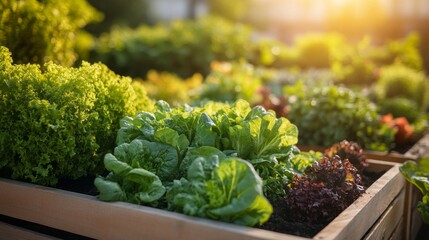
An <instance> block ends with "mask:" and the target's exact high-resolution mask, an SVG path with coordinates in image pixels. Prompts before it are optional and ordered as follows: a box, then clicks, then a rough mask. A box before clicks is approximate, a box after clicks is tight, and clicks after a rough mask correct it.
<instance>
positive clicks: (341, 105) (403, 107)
mask: <svg viewBox="0 0 429 240" xmlns="http://www.w3.org/2000/svg"><path fill="white" fill-rule="evenodd" d="M0 10H1V12H2V13H3V15H2V18H0V26H1V28H0V43H1V45H2V46H0V111H1V112H2V115H1V116H0V159H1V162H0V176H1V177H3V178H7V179H16V180H19V181H21V182H31V183H32V184H23V183H19V182H15V181H12V180H6V179H5V180H2V181H1V184H0V186H1V188H2V189H4V190H5V192H7V194H6V197H5V198H2V201H4V202H1V204H0V206H3V207H2V208H0V213H1V214H2V215H5V216H9V217H13V218H19V219H22V220H27V221H30V222H35V223H39V224H42V225H47V226H51V227H54V228H58V229H61V230H65V231H70V232H73V233H77V234H81V235H84V236H87V237H94V238H104V237H109V236H114V235H112V234H113V233H112V232H111V230H108V229H106V228H109V227H108V226H106V225H105V224H103V223H106V222H105V219H106V218H108V219H116V218H118V216H121V217H120V218H125V219H127V218H128V217H129V216H134V217H133V218H134V220H135V222H140V221H143V222H145V223H146V224H147V226H146V227H145V228H142V227H141V226H140V225H139V226H134V225H133V224H130V223H129V221H115V222H119V225H117V224H118V223H112V222H109V223H108V225H109V226H110V227H111V229H112V230H113V231H114V232H116V234H119V235H117V236H118V238H119V237H123V236H124V234H125V233H123V232H121V231H119V229H121V228H123V229H126V230H129V233H128V234H130V237H132V236H134V237H135V236H136V235H135V234H138V235H140V236H146V237H148V238H156V237H159V238H168V237H169V235H168V234H169V233H174V234H177V236H183V237H184V238H187V237H189V236H193V237H201V235H198V234H195V235H194V234H193V233H194V232H190V230H189V229H194V227H195V226H198V227H197V228H196V229H194V231H197V232H198V231H201V233H200V234H202V235H205V234H208V233H213V232H214V231H217V230H219V229H223V230H224V231H221V232H219V233H218V234H225V237H240V238H245V237H249V236H250V237H253V238H255V239H258V238H269V237H270V236H271V237H272V238H274V237H284V238H289V237H292V235H298V236H306V237H315V238H326V237H328V238H335V239H345V238H346V237H347V236H348V235H350V234H352V235H353V236H359V238H377V236H379V235H378V234H382V233H383V232H384V233H385V234H387V237H394V236H398V237H404V238H409V237H412V236H413V234H415V233H416V232H417V230H415V229H414V230H412V229H413V227H416V226H418V223H419V221H416V220H415V219H414V218H412V217H411V215H412V213H413V212H414V210H415V212H417V211H418V212H419V213H420V214H421V216H423V219H424V220H425V221H426V222H427V221H428V219H427V218H428V212H429V211H428V209H429V207H428V205H429V198H428V195H427V194H428V193H427V189H428V182H427V181H428V180H427V173H428V169H427V160H425V159H423V160H422V159H420V157H421V155H419V156H418V157H416V158H414V160H417V161H419V164H416V163H415V162H407V163H405V164H403V165H402V166H401V168H399V167H400V165H398V164H394V163H393V164H392V163H390V162H387V160H389V159H390V160H392V159H395V161H401V163H402V162H404V161H405V160H407V158H408V157H410V158H411V155H409V154H406V155H405V157H404V156H401V157H394V156H393V155H389V154H388V151H391V150H392V149H395V150H397V151H400V152H406V151H407V150H405V149H407V148H408V147H409V146H411V145H413V144H415V143H416V141H417V140H418V139H419V138H421V137H422V136H423V135H424V133H425V130H426V121H427V120H426V115H427V107H428V105H427V104H428V95H427V94H428V93H427V92H428V91H427V88H428V87H427V84H428V83H427V81H428V80H427V78H426V76H425V75H424V74H423V73H422V72H421V70H422V69H421V66H422V64H421V57H420V56H419V54H418V51H417V43H418V38H416V37H415V36H410V37H408V38H407V39H405V40H401V41H393V42H390V43H388V44H386V45H382V46H376V45H373V44H371V42H370V41H369V39H364V40H362V41H361V42H360V43H359V44H351V43H348V42H346V41H345V40H344V39H343V38H342V37H341V36H338V35H336V34H329V35H324V36H323V35H312V36H307V37H304V38H298V39H297V40H296V42H294V44H292V45H291V46H288V45H284V44H282V43H279V42H276V41H271V40H270V41H265V40H254V32H252V31H251V29H249V28H248V27H245V26H242V25H235V24H232V23H229V22H226V21H224V20H222V19H218V18H202V19H199V20H197V21H177V22H173V23H171V24H170V25H158V26H154V27H149V26H142V27H140V28H138V29H135V30H132V29H114V30H112V32H110V33H106V34H105V35H103V36H101V37H100V38H99V39H92V40H91V37H90V36H88V35H79V32H80V30H81V28H82V26H84V25H85V24H86V23H88V22H90V21H92V20H94V19H96V18H97V14H96V12H95V11H94V10H93V9H92V8H91V7H90V6H89V5H87V3H86V2H85V1H74V2H73V3H62V2H61V1H54V0H53V1H47V2H39V1H25V2H22V1H6V2H5V4H2V5H0ZM77 10H79V11H80V10H81V11H82V12H83V13H84V14H83V15H80V14H77V12H76V11H77ZM52 19H53V20H52ZM55 19H56V20H55ZM51 20H52V21H51ZM54 20H55V21H54ZM23 23H26V24H23ZM50 24H51V25H50ZM47 26H50V27H47ZM85 36H86V37H85ZM85 40H88V41H87V42H86V44H85ZM23 41H24V42H23ZM92 41H93V42H92ZM27 42H31V44H27ZM80 44H83V45H80ZM3 46H6V47H7V48H6V47H3ZM22 46H28V48H24V47H22ZM35 46H36V47H35ZM8 48H9V49H8ZM12 58H13V60H12ZM78 58H81V59H92V60H91V61H100V60H101V61H103V62H104V63H106V64H107V65H108V66H109V68H111V69H113V70H114V71H115V72H113V71H112V70H110V69H109V68H108V67H107V66H105V65H104V64H103V63H96V64H90V63H86V62H83V63H82V64H81V65H79V66H76V67H70V66H71V65H72V64H74V63H75V60H76V59H78ZM47 61H53V62H54V63H53V62H48V63H46V62H47ZM225 61H226V62H225ZM29 62H30V63H36V64H27V63H29ZM16 63H18V64H16ZM23 63H25V64H23ZM151 69H155V70H151ZM117 73H119V74H122V75H126V76H132V77H135V78H136V79H134V80H132V79H131V78H130V77H122V76H119V75H117ZM179 76H181V77H179ZM182 77H185V78H187V79H182ZM137 78H140V79H137ZM142 79H144V80H142ZM340 84H341V85H340ZM344 85H346V86H347V87H345V86H344ZM157 100H160V101H157ZM345 139H346V140H349V141H343V140H345ZM334 144H335V145H334ZM304 145H305V146H310V149H315V148H318V147H323V148H327V147H331V146H332V147H331V148H329V149H327V150H326V151H321V152H314V151H309V152H303V151H300V150H299V148H301V149H304ZM361 146H362V147H363V148H365V149H367V150H377V151H383V152H382V153H378V155H377V154H374V155H369V154H368V156H372V157H371V158H382V159H384V160H385V161H384V162H378V161H373V160H368V159H367V157H366V155H365V154H364V152H363V150H362V148H361ZM318 149H319V148H318ZM407 153H408V152H407ZM368 164H369V166H368ZM399 170H401V172H402V174H403V175H404V176H405V177H406V179H407V180H408V181H409V182H411V183H413V184H415V185H416V186H417V187H418V190H419V191H421V192H422V193H423V195H424V196H423V197H422V196H417V197H412V196H413V195H412V193H415V192H417V191H416V189H414V190H412V188H410V185H409V184H405V179H404V178H403V177H402V176H401V174H400V172H399ZM84 180H89V186H88V184H85V185H84V184H82V181H84ZM33 184H38V185H46V186H56V187H61V188H66V189H67V190H72V191H79V192H82V193H84V194H83V195H82V194H77V193H70V192H69V191H60V190H52V189H51V188H48V189H45V188H41V189H38V188H40V187H37V185H33ZM68 185H74V186H75V185H78V186H79V187H83V188H84V189H81V188H77V189H76V188H69V187H65V186H68ZM29 192H32V193H34V195H32V196H33V197H34V199H33V197H30V198H28V197H24V195H25V193H29ZM22 194H24V195H22ZM88 194H89V195H88ZM95 195H96V196H97V198H98V199H99V200H103V201H122V202H129V203H130V204H128V203H127V204H117V203H104V202H101V201H99V200H97V199H96V198H95ZM26 199H28V200H30V201H29V202H26ZM48 199H49V200H50V201H54V202H64V203H67V207H63V206H58V205H55V204H54V210H53V211H50V210H48V209H47V208H46V207H47V205H46V202H45V200H48ZM416 199H419V200H422V201H421V202H419V203H417V201H416V202H414V201H415V200H416ZM26 204H30V205H26ZM31 204H33V205H31ZM137 205H144V207H137ZM35 206H36V207H35ZM414 207H415V208H414ZM40 209H44V210H43V211H44V212H43V213H42V214H41V213H40V212H39V210H40ZM64 209H66V210H64ZM67 209H68V210H67ZM90 209H95V212H94V211H91V210H90ZM96 209H99V211H97V210H96ZM133 210H135V211H133ZM165 210H168V211H170V212H177V213H180V214H177V215H175V214H172V215H170V214H167V213H166V211H165ZM48 212H49V214H48ZM50 212H52V214H50ZM112 212H116V213H117V214H118V215H117V214H116V215H115V214H112V215H103V214H105V213H112ZM88 213H90V214H89V215H88ZM374 213H376V214H374ZM74 214H76V215H74ZM100 214H101V215H100ZM185 215H189V216H191V217H187V216H185ZM40 216H41V217H40ZM3 217H4V216H3ZM194 217H197V218H208V219H211V220H215V221H214V222H213V221H207V222H203V224H199V223H198V222H199V220H195V219H194ZM58 218H60V219H61V221H53V219H54V220H55V219H58ZM76 218H77V219H81V220H82V223H84V224H83V225H80V224H78V223H74V224H73V223H71V222H70V219H73V222H76ZM88 219H92V221H93V222H94V223H95V224H96V226H94V225H92V224H90V222H91V221H89V222H86V220H88ZM413 219H414V220H413ZM153 221H155V222H159V223H162V224H165V225H162V224H161V226H163V227H161V229H164V227H165V228H167V226H168V225H170V226H171V224H173V225H174V226H177V229H175V231H162V232H159V231H157V230H151V229H154V228H153V225H151V224H150V223H151V222H153ZM219 222H227V223H233V224H236V225H245V226H249V227H256V228H241V227H238V226H236V225H228V224H225V225H223V224H220V223H219ZM356 222H360V223H362V222H364V224H359V227H354V226H356V224H355V223H356ZM390 222H394V223H395V224H392V225H389V224H387V223H390ZM420 222H421V220H420ZM344 223H346V224H344ZM97 224H103V225H104V226H103V227H102V228H100V226H98V227H97ZM111 224H113V225H111ZM115 224H116V225H115ZM124 224H125V225H128V224H130V226H128V227H127V226H124ZM84 225H86V226H88V227H85V226H84ZM4 226H5V225H1V226H0V230H1V231H6V230H4V229H9V230H10V228H9V227H4ZM133 226H134V227H133ZM219 226H220V227H219ZM303 226H305V227H304V228H302V227H303ZM309 226H311V227H310V228H309ZM257 228H263V229H266V230H271V231H270V232H267V231H266V230H261V229H257ZM353 228H354V229H353ZM94 229H102V231H101V232H100V231H99V230H97V231H94ZM237 229H238V230H237ZM297 229H298V230H297ZM322 229H323V230H322ZM296 230H297V231H296ZM273 231H276V232H285V233H287V234H286V235H285V234H279V235H278V234H277V233H274V232H273ZM163 232H164V233H163ZM167 232H168V233H167ZM249 232H251V233H249ZM253 232H254V234H253ZM3 233H6V232H3ZM106 234H107V235H106ZM165 234H167V235H165ZM218 234H213V235H212V236H211V237H218V236H219V235H218ZM243 234H244V235H243ZM263 235H266V236H263Z"/></svg>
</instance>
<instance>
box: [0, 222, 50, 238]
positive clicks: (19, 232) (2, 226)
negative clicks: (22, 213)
mask: <svg viewBox="0 0 429 240" xmlns="http://www.w3.org/2000/svg"><path fill="white" fill-rule="evenodd" d="M54 239H58V238H55V237H52V236H48V235H45V234H42V233H38V232H34V231H31V230H28V229H25V228H21V227H18V226H15V225H11V224H8V223H5V222H0V240H54Z"/></svg>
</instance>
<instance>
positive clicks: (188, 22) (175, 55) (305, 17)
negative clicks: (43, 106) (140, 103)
mask: <svg viewBox="0 0 429 240" xmlns="http://www.w3.org/2000/svg"><path fill="white" fill-rule="evenodd" d="M0 4H1V5H0V11H1V12H2V15H1V17H0V45H2V46H6V47H7V48H8V49H10V51H11V52H12V57H13V59H14V62H15V63H38V64H42V65H43V63H45V62H48V61H53V62H55V63H57V64H61V65H63V66H73V65H75V66H76V65H79V64H80V62H81V61H89V62H102V63H104V64H106V65H107V66H108V67H109V68H110V69H112V70H113V71H114V72H115V73H117V74H120V75H124V76H131V77H132V78H133V79H134V82H133V86H134V88H135V89H136V90H138V89H140V90H141V91H142V92H147V94H148V95H149V96H150V97H151V98H153V99H164V100H166V101H168V102H169V103H170V104H173V105H178V104H185V103H187V104H201V103H203V102H205V101H208V100H216V101H222V102H225V101H227V102H230V101H235V100H236V99H245V100H247V101H249V102H250V103H251V104H253V105H256V104H261V105H263V106H265V107H266V108H268V109H272V110H273V111H275V112H276V113H277V114H278V116H285V117H288V118H291V119H292V120H293V122H294V123H295V124H297V125H298V126H299V127H300V139H301V140H300V141H301V142H300V143H301V144H316V145H326V146H327V145H330V144H331V143H329V141H328V140H327V138H329V139H336V140H335V141H339V140H341V139H339V138H341V137H347V138H349V140H350V139H355V138H359V139H360V141H361V143H362V144H363V145H365V146H367V147H368V148H372V149H378V150H380V149H391V148H392V146H393V142H392V141H394V140H393V138H392V131H390V130H386V129H385V128H384V126H390V128H391V129H393V133H395V132H396V133H397V132H399V130H398V129H399V127H398V125H397V124H396V125H395V124H390V123H389V124H390V125H389V124H387V123H386V122H384V123H385V125H383V127H380V124H381V123H383V121H382V120H383V119H384V120H385V121H387V120H386V119H388V118H383V116H385V115H391V116H392V121H393V120H394V119H395V118H400V117H405V118H406V120H407V122H404V121H401V124H409V125H410V126H412V129H413V131H414V135H413V138H412V139H410V141H413V140H414V138H415V137H416V136H420V135H421V134H422V133H423V132H424V131H425V129H426V119H427V114H428V106H429V105H428V104H429V97H428V81H429V80H428V77H427V70H428V69H429V63H428V62H429V59H428V57H429V49H428V48H429V25H427V24H424V23H425V21H427V20H428V19H429V10H428V11H426V10H425V9H429V3H428V2H426V1H420V0H409V1H408V0H407V1H406V0H392V1H384V0H361V1H358V0H350V1H338V0H326V1H324V2H323V3H322V2H321V1H315V0H290V1H280V0H237V1H226V0H157V1H149V0H124V1H119V0H87V1H86V0H76V1H59V0H27V1H20V0H0ZM426 7H427V8H426ZM304 86H305V87H304ZM322 86H324V87H329V88H328V89H327V90H326V89H324V88H322ZM285 89H288V90H287V91H286V90H285ZM316 93H317V94H316ZM321 93H326V94H321ZM316 103H317V104H316ZM322 103H326V104H322ZM370 105H371V106H372V105H374V107H369V106H370ZM316 106H317V107H316ZM361 108H362V109H364V110H365V111H366V112H368V114H369V115H370V117H368V116H369V115H368V114H363V113H362V112H360V111H354V110H353V109H361ZM367 108H368V109H367ZM369 108H370V109H369ZM321 119H323V120H326V122H324V121H322V120H321ZM389 121H390V120H389ZM343 122H347V124H350V126H349V125H347V124H345V125H344V126H345V127H346V126H348V128H345V129H343V130H338V129H336V128H335V127H334V126H335V125H337V124H342V123H343ZM363 129H364V130H363ZM407 129H411V128H407ZM316 130H320V133H317V134H313V132H312V131H316ZM307 135H308V136H310V137H306V136H307ZM311 136H313V137H311ZM315 136H318V137H315ZM312 138H313V139H312ZM337 138H338V139H337ZM307 139H308V140H307ZM332 141H333V140H332ZM402 142H404V141H402Z"/></svg>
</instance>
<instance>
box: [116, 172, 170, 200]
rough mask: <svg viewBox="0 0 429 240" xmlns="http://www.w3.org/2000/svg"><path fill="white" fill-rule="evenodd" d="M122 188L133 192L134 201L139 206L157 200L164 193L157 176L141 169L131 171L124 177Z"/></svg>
mask: <svg viewBox="0 0 429 240" xmlns="http://www.w3.org/2000/svg"><path fill="white" fill-rule="evenodd" d="M124 188H125V189H129V190H133V191H132V192H133V194H134V199H135V200H136V202H137V203H140V204H141V203H143V204H147V203H151V202H154V201H156V200H159V199H160V198H161V197H162V196H163V195H164V193H165V187H164V186H163V185H162V182H161V180H159V178H158V176H156V175H155V174H153V173H152V172H149V171H147V170H144V169H142V168H136V169H133V170H131V171H130V172H129V173H128V174H127V175H126V176H125V178H124Z"/></svg>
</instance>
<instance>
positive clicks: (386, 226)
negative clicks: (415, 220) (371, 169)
mask: <svg viewBox="0 0 429 240" xmlns="http://www.w3.org/2000/svg"><path fill="white" fill-rule="evenodd" d="M404 203H405V189H404V190H402V191H401V193H400V194H399V195H398V197H396V198H395V200H394V201H393V202H392V204H391V205H390V206H389V207H388V209H387V210H386V211H385V212H384V213H383V215H382V216H381V217H380V219H379V220H378V221H377V224H376V225H374V226H373V228H372V229H371V231H370V232H369V233H368V234H367V235H366V236H365V237H364V239H365V240H377V239H389V238H391V237H392V236H394V235H395V232H396V233H399V232H403V231H401V229H400V228H402V227H403V226H402V225H400V224H399V223H401V222H402V220H403V217H404ZM398 228H399V229H398ZM396 230H397V231H396ZM399 235H401V234H399ZM400 237H401V239H404V234H402V236H400Z"/></svg>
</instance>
